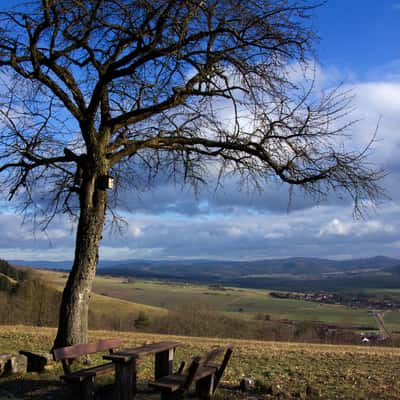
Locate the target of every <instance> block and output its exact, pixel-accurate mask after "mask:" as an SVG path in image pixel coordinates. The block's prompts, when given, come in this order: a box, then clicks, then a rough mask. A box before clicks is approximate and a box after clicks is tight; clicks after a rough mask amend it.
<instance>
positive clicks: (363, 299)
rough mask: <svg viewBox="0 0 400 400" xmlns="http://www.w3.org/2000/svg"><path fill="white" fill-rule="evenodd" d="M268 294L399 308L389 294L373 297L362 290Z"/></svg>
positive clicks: (306, 299)
mask: <svg viewBox="0 0 400 400" xmlns="http://www.w3.org/2000/svg"><path fill="white" fill-rule="evenodd" d="M270 296H271V297H274V298H277V299H293V300H305V301H313V302H316V303H323V304H341V305H344V306H347V307H354V308H368V309H370V310H375V309H379V310H400V302H399V301H397V300H396V299H393V298H392V297H390V296H382V297H374V296H373V295H370V294H366V293H363V292H359V293H332V292H308V293H296V292H270Z"/></svg>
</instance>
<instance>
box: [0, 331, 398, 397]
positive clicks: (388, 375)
mask: <svg viewBox="0 0 400 400" xmlns="http://www.w3.org/2000/svg"><path fill="white" fill-rule="evenodd" d="M54 335H55V330H54V329H50V328H29V327H20V326H3V327H0V343H1V346H2V351H5V352H17V351H18V350H20V349H22V348H23V349H26V350H35V351H38V350H48V349H49V348H50V347H51V344H52V339H53V337H54ZM115 336H119V337H121V338H122V339H123V341H124V346H126V347H134V346H138V345H142V344H143V342H148V341H150V342H153V341H162V340H177V341H179V342H181V343H182V346H181V347H178V349H177V353H176V365H179V362H180V361H181V360H188V359H189V358H190V357H191V356H193V355H195V354H198V353H200V352H202V351H207V350H210V349H211V348H212V347H213V346H215V345H218V344H220V343H227V342H228V341H229V342H231V343H233V344H234V346H235V349H234V353H233V357H232V360H231V362H230V364H229V366H228V368H227V371H226V374H225V376H224V378H223V388H222V390H220V391H219V394H218V396H217V399H221V398H222V399H226V400H229V399H238V398H243V397H245V396H244V395H243V394H241V393H240V392H238V390H237V386H238V384H239V381H240V379H242V378H243V377H247V378H251V379H254V380H255V381H256V389H255V391H254V393H252V394H254V395H255V397H256V398H264V399H278V398H279V399H281V400H282V399H300V398H303V399H305V398H307V399H317V398H319V399H325V400H329V399H347V400H348V399H374V400H378V399H385V400H386V399H387V400H389V399H393V400H394V399H398V398H400V381H399V379H398V373H397V370H398V365H399V361H400V349H392V348H375V347H360V346H329V345H310V344H289V343H277V342H258V341H248V340H247V341H241V340H228V339H224V340H222V339H212V338H189V337H183V336H165V335H152V334H142V333H126V332H115V331H112V332H108V331H91V339H92V340H97V339H100V338H105V337H115ZM152 371H153V365H152V361H151V359H150V358H146V359H144V360H143V362H142V363H141V364H140V367H139V371H138V373H139V383H140V384H141V387H142V388H144V387H145V382H147V381H148V380H150V379H152ZM60 373H61V367H60V366H57V368H55V369H52V370H50V371H49V372H47V373H44V374H40V375H38V374H34V373H29V374H27V375H25V376H24V377H23V378H22V379H15V378H14V379H13V378H8V379H4V378H3V379H2V384H1V386H0V397H1V396H4V395H5V393H8V394H9V395H10V393H12V394H14V396H15V397H8V398H12V399H22V398H26V397H27V396H29V398H30V399H33V400H39V399H42V398H46V399H48V398H56V399H60V400H62V399H66V397H63V393H64V392H63V390H62V385H60V383H59V378H58V376H59V375H60ZM41 382H42V383H41ZM50 395H53V396H54V397H47V396H50ZM137 398H138V400H141V399H149V398H150V399H153V398H154V399H158V398H159V397H158V396H157V395H156V396H149V395H148V394H143V393H139V395H138V397H137Z"/></svg>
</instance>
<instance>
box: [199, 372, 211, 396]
mask: <svg viewBox="0 0 400 400" xmlns="http://www.w3.org/2000/svg"><path fill="white" fill-rule="evenodd" d="M213 388H214V374H212V375H208V376H205V377H204V378H202V379H199V380H198V381H197V382H196V395H197V397H198V398H199V399H209V398H210V397H211V396H212V394H213Z"/></svg>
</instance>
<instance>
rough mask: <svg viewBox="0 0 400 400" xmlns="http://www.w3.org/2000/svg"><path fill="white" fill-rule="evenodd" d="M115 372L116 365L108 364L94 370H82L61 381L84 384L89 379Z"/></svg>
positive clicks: (64, 377) (63, 377)
mask: <svg viewBox="0 0 400 400" xmlns="http://www.w3.org/2000/svg"><path fill="white" fill-rule="evenodd" d="M113 370H114V364H113V363H107V364H103V365H98V366H96V367H92V368H86V369H81V370H79V371H76V372H72V373H71V374H68V375H63V376H62V377H61V379H63V380H64V381H70V382H83V381H84V380H86V379H89V378H90V377H93V376H96V375H102V374H105V373H108V372H110V371H113Z"/></svg>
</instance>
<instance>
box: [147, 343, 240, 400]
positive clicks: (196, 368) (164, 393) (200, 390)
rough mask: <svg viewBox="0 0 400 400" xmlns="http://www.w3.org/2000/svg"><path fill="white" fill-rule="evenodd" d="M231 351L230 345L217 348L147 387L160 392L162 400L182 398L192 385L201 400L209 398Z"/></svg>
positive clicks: (182, 365) (183, 364) (214, 389)
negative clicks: (194, 386) (218, 360)
mask: <svg viewBox="0 0 400 400" xmlns="http://www.w3.org/2000/svg"><path fill="white" fill-rule="evenodd" d="M232 351H233V346H232V345H228V346H222V347H217V348H215V349H213V350H211V351H210V352H209V353H205V354H203V355H199V356H197V357H194V358H193V359H192V362H191V364H190V366H189V367H188V368H187V369H185V363H184V362H183V363H182V364H181V366H180V368H179V370H178V372H176V373H175V374H171V375H167V376H164V377H162V378H160V379H158V380H156V381H155V382H151V383H149V386H151V387H153V388H155V389H157V390H159V391H160V392H161V399H162V400H171V399H180V398H182V397H183V394H184V393H185V392H186V391H187V390H189V388H190V386H191V385H192V383H195V384H196V394H197V396H198V397H199V398H202V399H207V398H210V397H211V396H212V395H213V394H214V392H215V391H216V389H217V386H218V384H219V382H220V380H221V377H222V374H223V373H224V370H225V368H226V366H227V364H228V362H229V359H230V357H231V355H232ZM222 356H223V357H222ZM221 357H222V360H221V361H220V362H219V363H218V362H217V359H219V358H221Z"/></svg>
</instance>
